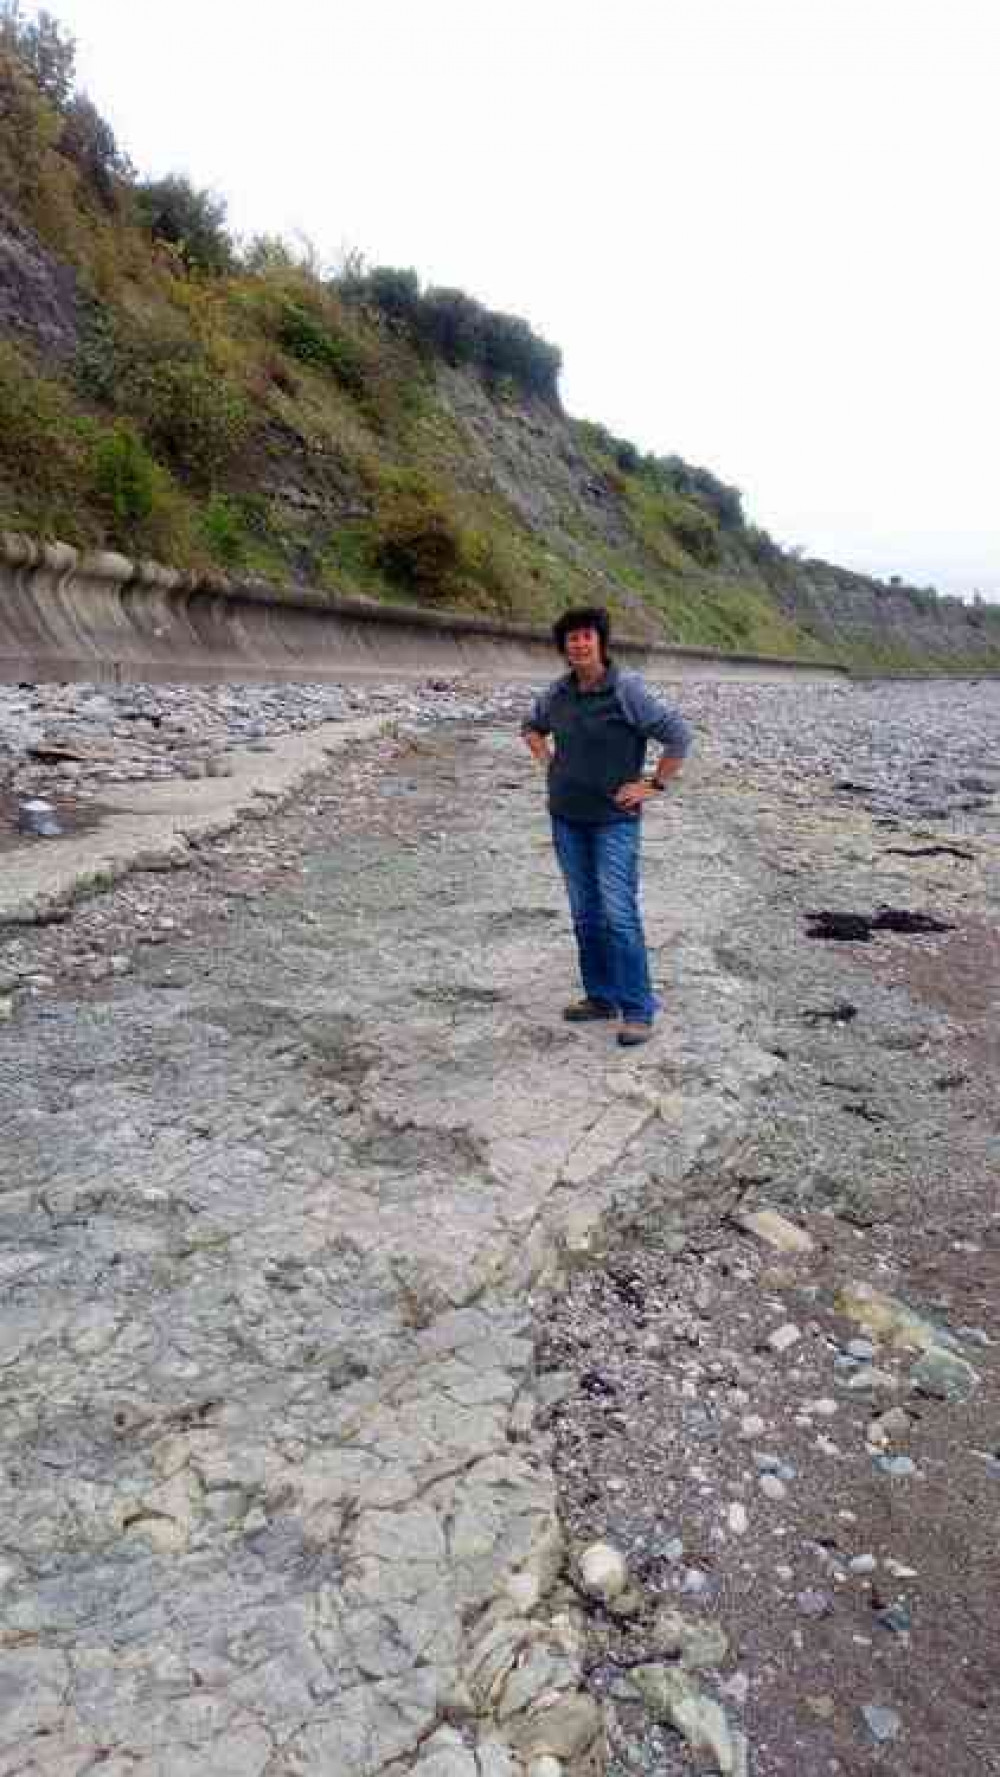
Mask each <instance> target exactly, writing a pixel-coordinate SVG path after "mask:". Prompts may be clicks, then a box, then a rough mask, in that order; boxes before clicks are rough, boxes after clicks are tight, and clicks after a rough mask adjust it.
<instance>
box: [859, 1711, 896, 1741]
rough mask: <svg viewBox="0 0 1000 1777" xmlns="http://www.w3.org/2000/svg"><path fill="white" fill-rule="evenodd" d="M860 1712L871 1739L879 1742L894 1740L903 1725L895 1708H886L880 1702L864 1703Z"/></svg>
mask: <svg viewBox="0 0 1000 1777" xmlns="http://www.w3.org/2000/svg"><path fill="white" fill-rule="evenodd" d="M861 1713H862V1715H863V1716H864V1718H865V1726H866V1727H867V1729H868V1732H869V1733H870V1734H871V1737H872V1739H873V1740H878V1741H879V1742H880V1743H883V1742H885V1741H887V1740H895V1739H896V1737H897V1735H898V1734H899V1730H900V1728H901V1727H902V1725H903V1724H902V1722H901V1720H900V1718H899V1716H898V1715H897V1713H896V1711H895V1709H887V1708H886V1707H885V1706H884V1704H881V1703H864V1704H862V1707H861Z"/></svg>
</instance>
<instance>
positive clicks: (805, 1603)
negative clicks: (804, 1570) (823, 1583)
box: [795, 1587, 833, 1618]
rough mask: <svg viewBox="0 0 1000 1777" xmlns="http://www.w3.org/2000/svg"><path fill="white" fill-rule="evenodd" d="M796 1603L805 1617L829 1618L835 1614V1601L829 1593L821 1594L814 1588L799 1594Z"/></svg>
mask: <svg viewBox="0 0 1000 1777" xmlns="http://www.w3.org/2000/svg"><path fill="white" fill-rule="evenodd" d="M795 1602H796V1604H797V1605H798V1608H799V1611H800V1613H801V1615H802V1616H804V1617H816V1618H819V1617H828V1616H830V1615H832V1612H833V1599H832V1598H831V1596H830V1594H829V1592H820V1591H818V1590H817V1589H815V1588H814V1587H808V1588H807V1589H806V1590H805V1591H804V1592H799V1593H798V1594H797V1596H796V1599H795Z"/></svg>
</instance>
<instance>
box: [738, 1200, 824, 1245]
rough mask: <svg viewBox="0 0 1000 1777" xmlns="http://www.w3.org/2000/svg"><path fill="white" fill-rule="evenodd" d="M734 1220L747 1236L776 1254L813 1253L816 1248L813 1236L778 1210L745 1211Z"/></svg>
mask: <svg viewBox="0 0 1000 1777" xmlns="http://www.w3.org/2000/svg"><path fill="white" fill-rule="evenodd" d="M734 1219H735V1221H736V1223H737V1225H738V1226H739V1227H741V1228H743V1229H744V1230H745V1232H746V1233H747V1234H753V1235H755V1236H756V1238H757V1239H758V1240H762V1241H764V1243H765V1245H767V1246H770V1247H773V1248H774V1249H775V1251H776V1252H780V1253H811V1252H812V1251H813V1248H814V1246H815V1241H814V1240H813V1238H812V1235H811V1234H807V1233H806V1230H805V1229H804V1228H798V1227H796V1225H795V1223H794V1222H790V1221H789V1220H788V1218H787V1216H783V1215H779V1213H778V1211H777V1210H776V1209H752V1210H745V1211H743V1212H742V1213H739V1214H737V1215H736V1217H735V1218H734Z"/></svg>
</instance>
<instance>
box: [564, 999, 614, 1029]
mask: <svg viewBox="0 0 1000 1777" xmlns="http://www.w3.org/2000/svg"><path fill="white" fill-rule="evenodd" d="M617 1016H618V1008H617V1006H609V1005H608V1002H607V1000H590V999H587V1000H577V1001H576V1003H575V1004H574V1005H572V1006H564V1007H563V1017H564V1018H565V1020H566V1022H567V1024H593V1023H595V1022H596V1021H598V1020H599V1019H610V1018H617Z"/></svg>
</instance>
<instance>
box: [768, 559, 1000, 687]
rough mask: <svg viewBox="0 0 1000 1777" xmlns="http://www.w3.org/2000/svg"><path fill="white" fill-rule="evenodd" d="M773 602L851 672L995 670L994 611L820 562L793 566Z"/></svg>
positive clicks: (998, 616)
mask: <svg viewBox="0 0 1000 1777" xmlns="http://www.w3.org/2000/svg"><path fill="white" fill-rule="evenodd" d="M779 596H780V599H781V603H782V605H783V607H784V608H785V609H786V610H787V612H788V613H789V615H790V616H791V617H793V618H794V620H795V621H796V623H798V624H799V625H800V626H801V627H802V628H804V629H805V630H806V631H807V632H808V633H809V634H811V635H814V636H815V637H816V638H817V639H818V640H820V641H821V642H823V643H824V644H825V645H826V646H827V647H828V648H829V649H830V650H831V652H833V653H836V654H838V655H843V656H845V657H846V658H848V659H849V660H850V661H851V662H852V663H853V664H855V665H858V666H861V667H864V666H865V665H870V666H871V667H872V668H878V667H879V666H889V667H892V666H895V667H898V668H900V669H905V668H912V669H914V670H916V669H919V668H921V667H926V665H927V664H928V662H936V663H938V664H940V665H941V666H942V667H943V668H946V669H947V668H956V667H961V666H965V665H975V664H976V663H979V664H980V665H981V666H982V668H983V669H984V670H989V669H991V668H992V669H993V670H1000V607H996V606H975V605H966V604H963V603H962V601H961V600H960V599H956V598H935V597H934V595H933V594H931V593H929V592H926V591H921V590H920V589H918V588H916V587H907V586H887V585H885V584H884V583H883V582H881V581H879V580H872V579H869V578H868V577H867V576H866V575H863V574H853V573H851V572H849V571H848V569H846V568H838V567H836V566H834V565H832V564H831V563H828V562H819V561H805V562H802V563H800V564H798V565H797V566H796V567H795V568H794V569H793V570H792V571H790V572H789V573H788V574H787V581H786V583H785V584H784V585H783V586H782V588H781V591H780V593H779Z"/></svg>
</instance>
